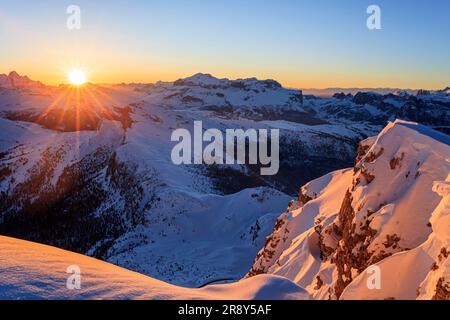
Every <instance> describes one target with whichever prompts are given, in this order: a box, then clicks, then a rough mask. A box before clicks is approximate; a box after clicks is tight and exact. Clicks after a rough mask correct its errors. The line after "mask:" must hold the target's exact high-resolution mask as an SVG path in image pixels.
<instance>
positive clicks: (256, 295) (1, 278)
mask: <svg viewBox="0 0 450 320" xmlns="http://www.w3.org/2000/svg"><path fill="white" fill-rule="evenodd" d="M0 265H1V266H2V267H1V269H0V300H1V299H4V300H5V299H6V300H9V299H13V300H15V299H219V300H222V299H238V300H241V299H242V300H251V299H258V300H259V299H271V300H272V299H273V300H276V299H307V298H308V294H307V293H306V291H305V290H303V289H302V288H300V287H299V286H297V285H296V284H294V283H292V282H291V281H290V280H288V279H284V278H282V277H277V276H267V275H266V276H261V277H258V278H255V279H250V280H244V281H240V282H237V283H233V284H227V285H214V286H208V287H205V288H202V289H186V288H181V287H176V286H173V285H170V284H167V283H164V282H162V281H158V280H155V279H152V278H150V277H147V276H144V275H142V274H139V273H135V272H132V271H128V270H126V269H122V268H119V267H116V266H114V265H112V264H108V263H105V262H102V261H99V260H96V259H92V258H89V257H86V256H83V255H79V254H75V253H71V252H68V251H64V250H60V249H56V248H53V247H49V246H44V245H40V244H36V243H32V242H27V241H22V240H16V239H12V238H6V237H0ZM74 265H76V266H78V267H79V268H80V270H81V289H80V290H69V289H67V286H66V282H67V279H68V278H69V276H70V275H71V274H68V273H66V270H67V268H68V267H69V266H74Z"/></svg>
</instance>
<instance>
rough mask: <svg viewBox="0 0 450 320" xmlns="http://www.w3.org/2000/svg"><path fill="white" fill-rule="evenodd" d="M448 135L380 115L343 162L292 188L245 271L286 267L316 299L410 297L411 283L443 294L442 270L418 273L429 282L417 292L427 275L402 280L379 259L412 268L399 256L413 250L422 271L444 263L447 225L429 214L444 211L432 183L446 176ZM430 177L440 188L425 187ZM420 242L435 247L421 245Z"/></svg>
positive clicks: (449, 150)
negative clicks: (379, 126)
mask: <svg viewBox="0 0 450 320" xmlns="http://www.w3.org/2000/svg"><path fill="white" fill-rule="evenodd" d="M449 142H450V139H449V138H448V136H446V135H444V134H440V133H439V132H436V131H433V130H430V129H428V128H426V127H422V126H419V125H416V124H413V123H406V122H401V121H397V122H395V123H391V124H389V125H388V126H387V127H386V128H385V129H384V130H383V131H382V132H381V133H380V135H379V136H378V137H377V138H376V139H373V138H372V139H368V140H365V141H364V142H363V143H362V144H361V145H360V148H359V152H358V156H357V160H356V165H355V167H354V168H353V169H351V170H347V171H341V172H335V173H332V174H330V175H328V176H325V177H322V178H320V179H318V180H315V181H313V182H311V183H309V184H307V185H306V186H304V187H303V188H302V190H301V192H300V196H299V201H298V202H292V203H291V204H290V205H289V208H288V210H287V211H286V212H285V213H283V214H282V215H281V216H280V218H279V219H278V221H277V224H276V226H275V229H274V231H273V233H272V234H271V235H270V236H269V237H268V240H267V243H266V245H265V246H264V248H263V249H262V250H261V251H260V253H259V254H258V255H257V258H256V260H255V263H254V265H253V267H252V269H251V270H250V272H249V274H248V276H252V275H255V274H260V273H274V274H278V275H283V276H287V277H288V278H290V279H292V280H294V281H295V282H297V283H298V284H300V285H302V286H305V287H306V288H307V289H308V290H309V291H310V293H311V294H313V295H314V296H315V297H316V298H322V299H323V298H326V299H337V298H342V299H349V298H352V297H353V298H355V297H358V298H365V297H366V298H368V297H373V296H374V295H376V297H377V298H399V299H400V298H415V297H416V289H417V290H419V291H418V292H419V293H418V296H419V297H425V296H426V297H428V298H431V296H434V297H435V298H443V297H446V296H447V295H446V294H447V292H448V291H447V290H448V285H447V282H446V281H448V279H447V278H448V277H447V276H434V278H433V280H428V281H429V282H431V283H432V284H427V286H433V287H434V289H433V290H429V291H427V293H422V291H420V290H423V289H418V288H419V287H421V288H423V287H424V285H423V284H422V285H421V282H423V281H425V280H426V278H427V277H430V275H429V274H427V273H425V271H423V273H422V274H420V273H416V274H414V271H413V270H409V269H408V270H405V271H404V272H405V274H406V273H407V274H408V276H405V277H407V278H408V280H407V279H406V278H403V279H402V281H403V282H402V281H401V282H400V284H399V282H398V280H396V273H397V272H398V271H396V269H390V268H388V267H387V265H391V264H392V263H391V261H392V260H395V259H397V260H398V259H399V258H398V257H399V255H398V254H399V253H401V254H403V255H404V256H405V257H404V259H402V261H399V262H398V263H399V265H397V266H396V268H402V267H400V266H401V265H404V268H411V269H414V267H412V266H411V263H412V262H411V261H409V260H408V259H412V260H414V259H415V261H414V263H415V264H419V263H420V264H421V265H422V267H421V268H424V269H426V268H428V270H427V271H430V270H433V269H435V270H440V272H443V274H446V273H447V272H448V269H447V267H446V266H445V263H444V261H446V259H447V258H446V256H447V254H446V253H447V251H446V250H447V248H448V246H450V242H449V241H448V236H447V235H448V234H449V231H450V230H449V229H448V226H449V225H448V223H444V222H443V221H440V222H439V223H438V224H439V227H437V224H435V223H436V222H433V220H435V219H438V216H439V219H443V217H447V216H448V214H450V211H449V210H448V204H447V202H448V199H447V198H448V197H447V191H446V190H447V189H448V188H447V182H442V183H438V182H436V181H446V179H448V178H447V176H448V173H449V171H450V163H449V158H448V157H449V155H450V146H449V145H450V143H449ZM436 183H438V184H437V185H438V186H440V187H436V186H435V187H433V186H434V184H436ZM435 191H436V192H437V193H436V192H435ZM442 197H444V199H442ZM445 219H447V218H445ZM430 239H433V240H430ZM436 239H439V241H437V240H436ZM430 241H431V242H433V246H434V248H436V249H431V248H429V246H430V244H429V243H428V242H430ZM437 248H438V249H437ZM417 251H420V252H424V253H425V252H426V254H428V255H429V256H431V257H433V256H436V258H435V259H436V261H435V264H433V263H434V262H433V263H431V262H428V261H429V259H427V258H424V257H416V256H415V255H414V254H413V253H412V252H416V253H417ZM396 254H397V255H396ZM401 254H400V256H401ZM391 259H392V260H391ZM428 264H429V265H428ZM443 264H444V266H442V267H439V266H441V265H443ZM373 265H377V266H380V267H381V268H382V270H383V272H382V283H384V286H382V288H381V289H380V290H374V291H371V290H370V289H368V288H367V286H366V283H365V282H364V281H363V280H361V279H362V278H364V277H366V270H367V269H368V268H369V267H371V266H373ZM383 266H384V267H383ZM416 271H417V270H416ZM446 279H447V280H446ZM407 281H409V282H408V283H407ZM393 283H396V284H397V287H395V285H394V284H393ZM411 283H414V284H415V286H412V285H411ZM402 286H403V288H402ZM394 287H395V290H394ZM430 291H432V292H431V293H430ZM433 291H434V292H433ZM430 295H431V296H430Z"/></svg>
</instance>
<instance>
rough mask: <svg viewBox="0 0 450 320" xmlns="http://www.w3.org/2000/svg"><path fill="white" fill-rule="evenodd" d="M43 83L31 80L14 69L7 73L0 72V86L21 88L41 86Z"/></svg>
mask: <svg viewBox="0 0 450 320" xmlns="http://www.w3.org/2000/svg"><path fill="white" fill-rule="evenodd" d="M43 86H44V85H43V84H42V83H41V82H39V81H33V80H31V79H30V78H28V76H21V75H19V74H18V73H17V72H16V71H11V72H10V73H9V74H8V75H6V74H0V88H7V89H23V88H32V89H36V88H41V87H43Z"/></svg>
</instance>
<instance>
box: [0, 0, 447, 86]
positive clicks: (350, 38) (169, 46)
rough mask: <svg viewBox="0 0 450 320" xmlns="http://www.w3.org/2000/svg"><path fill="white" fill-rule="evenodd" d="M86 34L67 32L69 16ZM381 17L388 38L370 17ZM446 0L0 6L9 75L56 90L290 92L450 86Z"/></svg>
mask: <svg viewBox="0 0 450 320" xmlns="http://www.w3.org/2000/svg"><path fill="white" fill-rule="evenodd" d="M70 4H77V5H79V6H80V7H81V10H82V29H81V30H80V31H69V30H68V29H67V28H66V19H67V17H68V15H67V14H66V8H67V6H68V5H70ZM370 4H377V5H379V6H380V7H381V10H382V27H383V29H382V30H376V31H370V30H368V29H367V27H366V19H367V17H368V15H367V14H366V9H367V7H368V5H370ZM449 12H450V1H448V0H371V1H366V0H345V1H336V0H327V1H325V0H291V1H290V0H273V1H271V0H145V1H138V0H134V1H133V0H111V1H101V0H89V1H87V0H86V1H85V0H72V1H55V0H40V1H35V0H26V1H25V0H14V1H11V0H8V1H6V0H0V73H7V72H9V71H11V70H16V71H18V72H19V73H21V74H27V75H29V76H30V77H31V78H33V79H38V80H41V81H43V82H46V83H49V84H57V83H61V82H66V72H67V70H68V69H70V68H71V67H82V68H84V69H85V70H87V72H88V76H89V79H90V80H91V81H93V82H155V81H157V80H165V81H166V80H167V81H172V80H176V79H178V78H181V77H186V76H189V75H192V74H194V73H197V72H205V73H211V74H213V75H215V76H218V77H228V78H233V79H234V78H240V77H253V76H255V77H258V78H273V79H276V80H278V81H280V82H281V83H282V84H283V85H285V86H287V87H296V88H327V87H400V88H426V89H433V88H434V89H437V88H443V87H445V86H447V85H450V18H449Z"/></svg>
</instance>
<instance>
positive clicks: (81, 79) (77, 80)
mask: <svg viewBox="0 0 450 320" xmlns="http://www.w3.org/2000/svg"><path fill="white" fill-rule="evenodd" d="M67 77H68V79H69V81H70V83H71V84H73V85H76V86H79V85H82V84H84V83H86V81H87V77H86V74H85V73H84V72H83V71H81V70H72V71H69V73H68V74H67Z"/></svg>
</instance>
